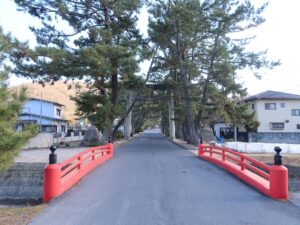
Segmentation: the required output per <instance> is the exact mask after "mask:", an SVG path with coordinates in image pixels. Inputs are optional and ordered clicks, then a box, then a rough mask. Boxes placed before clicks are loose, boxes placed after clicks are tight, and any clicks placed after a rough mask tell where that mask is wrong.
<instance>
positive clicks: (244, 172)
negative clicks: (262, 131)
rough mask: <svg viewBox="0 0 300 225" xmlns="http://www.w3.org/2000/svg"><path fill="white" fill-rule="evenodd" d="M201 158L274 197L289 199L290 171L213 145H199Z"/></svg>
mask: <svg viewBox="0 0 300 225" xmlns="http://www.w3.org/2000/svg"><path fill="white" fill-rule="evenodd" d="M198 156H199V158H202V159H205V160H208V161H210V162H212V163H215V164H217V165H219V166H221V167H222V168H224V169H226V170H227V171H229V172H230V173H232V174H234V175H235V176H237V177H239V178H240V179H242V180H243V181H245V182H246V183H248V184H250V185H251V186H253V187H255V188H257V189H258V190H259V191H261V192H263V193H264V194H266V195H268V196H270V197H272V198H274V199H283V200H286V199H288V171H287V168H286V167H284V166H282V165H280V166H278V165H273V166H269V165H266V164H264V163H262V162H260V161H258V160H255V159H253V158H251V157H249V156H246V155H244V154H241V153H239V152H236V151H233V150H231V149H228V148H222V147H218V146H212V145H203V144H200V145H199V146H198Z"/></svg>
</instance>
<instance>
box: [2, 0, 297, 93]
mask: <svg viewBox="0 0 300 225" xmlns="http://www.w3.org/2000/svg"><path fill="white" fill-rule="evenodd" d="M0 1H1V2H0V26H2V28H3V29H4V31H5V32H11V33H12V35H13V36H15V37H17V38H18V39H20V40H22V41H29V43H30V46H34V45H35V38H34V35H33V34H32V33H31V31H30V30H29V28H28V27H29V25H35V24H37V23H38V20H37V19H35V18H33V17H31V16H30V15H27V14H24V13H22V12H17V11H16V7H15V4H14V2H13V1H12V0H0ZM252 2H253V3H255V4H261V3H262V2H264V1H262V0H252ZM299 9H300V1H295V0H285V1H282V0H270V3H269V6H268V8H267V9H266V10H265V12H264V17H265V19H266V22H265V23H264V24H263V25H261V26H260V27H259V28H258V29H256V30H255V34H256V39H255V40H253V41H252V43H251V45H250V46H249V49H251V50H255V51H258V50H265V49H268V58H269V59H274V60H277V59H280V60H281V63H282V64H281V66H279V67H277V68H275V69H273V70H265V71H262V73H261V74H262V79H261V80H258V79H256V78H255V77H254V75H252V74H251V73H249V71H241V72H240V73H239V74H238V76H239V77H240V82H242V83H243V84H244V86H245V87H246V88H247V89H248V92H249V94H251V95H252V94H257V93H259V92H262V91H265V90H274V91H283V92H288V93H294V94H299V95H300V76H299V75H300V67H298V64H300V61H299V59H298V57H297V56H298V53H299V52H300V43H299V41H300V30H298V29H299V22H300V13H299ZM138 26H139V27H140V29H141V30H142V31H143V32H146V31H147V16H146V14H144V16H142V19H141V21H140V23H139V24H138ZM297 27H298V28H297ZM147 69H148V68H147V66H142V71H144V72H146V70H147ZM22 82H25V79H24V78H23V79H21V78H16V77H12V78H11V79H10V84H11V85H17V84H20V83H22Z"/></svg>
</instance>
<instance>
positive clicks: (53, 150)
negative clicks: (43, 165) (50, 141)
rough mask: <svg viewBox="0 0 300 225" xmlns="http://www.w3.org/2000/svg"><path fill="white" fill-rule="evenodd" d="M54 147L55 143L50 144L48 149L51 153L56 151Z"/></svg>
mask: <svg viewBox="0 0 300 225" xmlns="http://www.w3.org/2000/svg"><path fill="white" fill-rule="evenodd" d="M56 149H57V147H56V145H51V146H50V151H51V152H52V153H54V152H55V151H56Z"/></svg>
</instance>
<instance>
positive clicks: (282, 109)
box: [244, 91, 300, 143]
mask: <svg viewBox="0 0 300 225" xmlns="http://www.w3.org/2000/svg"><path fill="white" fill-rule="evenodd" d="M244 102H246V103H247V104H248V108H249V111H250V112H253V111H254V112H255V115H256V119H257V120H258V121H259V123H260V125H259V127H258V128H257V132H256V133H249V141H257V142H258V141H262V142H275V141H279V140H280V141H283V142H286V143H295V142H297V143H300V95H294V94H288V93H283V92H276V91H265V92H262V93H259V94H257V95H254V96H250V97H248V98H246V99H244Z"/></svg>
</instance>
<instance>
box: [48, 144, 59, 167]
mask: <svg viewBox="0 0 300 225" xmlns="http://www.w3.org/2000/svg"><path fill="white" fill-rule="evenodd" d="M56 149H57V147H56V146H55V145H51V146H50V151H51V154H50V155H49V164H56V163H57V155H56V153H55V151H56Z"/></svg>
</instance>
